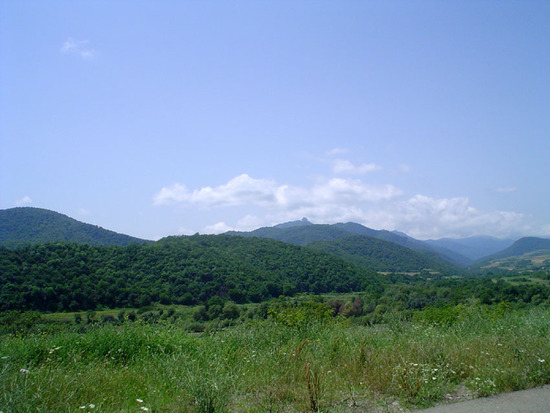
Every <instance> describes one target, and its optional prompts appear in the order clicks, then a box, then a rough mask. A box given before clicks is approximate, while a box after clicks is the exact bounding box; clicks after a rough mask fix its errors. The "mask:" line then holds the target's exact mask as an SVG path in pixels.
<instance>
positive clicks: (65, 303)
mask: <svg viewBox="0 0 550 413" xmlns="http://www.w3.org/2000/svg"><path fill="white" fill-rule="evenodd" d="M380 283H381V277H380V276H379V275H377V274H376V273H374V272H369V271H367V270H364V269H360V268H358V267H356V266H353V265H352V264H349V263H347V262H345V261H343V260H341V259H338V258H335V257H332V256H330V255H329V254H326V253H322V252H317V251H313V250H308V249H306V248H302V247H299V246H294V245H290V244H285V243H281V242H278V241H274V240H270V239H260V238H253V239H247V238H241V237H231V236H213V235H210V236H205V235H202V236H201V235H196V236H192V237H169V238H166V239H163V240H161V241H158V242H156V243H154V244H151V245H137V244H135V245H130V246H127V247H93V246H90V245H85V244H67V243H54V244H39V245H33V246H26V247H21V248H18V249H16V250H8V249H6V248H0V310H12V309H17V310H38V311H81V310H95V309H100V308H117V307H118V308H121V307H132V308H139V307H143V306H147V305H150V304H151V303H155V302H158V303H161V304H184V305H193V304H199V303H206V302H207V301H208V300H209V299H210V298H212V297H215V296H218V297H222V298H224V299H228V300H231V301H234V302H236V303H245V302H261V301H263V300H266V299H269V298H271V297H278V296H280V295H287V296H288V295H293V294H296V293H305V292H307V293H314V294H319V293H328V292H352V291H363V290H365V288H366V287H367V286H369V285H375V284H380Z"/></svg>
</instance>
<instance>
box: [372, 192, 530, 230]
mask: <svg viewBox="0 0 550 413" xmlns="http://www.w3.org/2000/svg"><path fill="white" fill-rule="evenodd" d="M365 221H366V222H367V223H373V222H378V223H379V225H382V226H383V227H384V228H386V229H389V230H399V231H403V232H405V233H407V234H409V235H411V236H412V237H415V238H420V239H425V238H441V237H467V236H473V235H483V234H490V235H493V236H497V237H498V236H500V237H507V236H512V235H515V234H519V233H522V232H529V230H530V227H529V225H528V224H527V223H526V222H525V217H524V215H523V214H520V213H517V212H508V211H490V212H484V211H479V210H478V209H476V208H474V207H473V206H471V205H470V203H469V200H468V198H464V197H457V198H441V199H437V198H431V197H427V196H424V195H415V196H414V197H412V198H410V199H408V200H406V201H402V202H398V203H395V204H394V205H391V206H390V207H389V208H387V209H385V210H374V211H369V213H368V214H367V215H366V216H365ZM367 226H368V225H367Z"/></svg>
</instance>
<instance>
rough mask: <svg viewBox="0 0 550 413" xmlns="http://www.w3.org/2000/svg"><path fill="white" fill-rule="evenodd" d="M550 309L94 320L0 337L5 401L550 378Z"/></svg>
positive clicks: (349, 395)
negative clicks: (408, 317)
mask: <svg viewBox="0 0 550 413" xmlns="http://www.w3.org/2000/svg"><path fill="white" fill-rule="evenodd" d="M549 315H550V311H549V310H545V309H541V308H539V309H536V308H535V309H530V310H525V311H519V310H517V311H502V312H500V313H498V312H494V311H493V312H487V311H484V310H482V309H480V308H461V309H460V312H459V313H458V315H457V316H456V317H452V321H450V322H438V320H440V321H441V319H445V317H443V318H441V317H440V318H439V319H438V317H435V320H434V318H433V317H432V316H433V314H432V316H429V317H416V318H413V321H412V322H411V321H404V320H401V319H398V318H396V319H394V320H390V322H389V323H388V324H386V325H383V326H373V327H368V326H352V325H349V324H346V323H341V322H334V321H331V320H328V321H327V320H324V321H323V320H320V321H318V322H312V323H306V324H302V325H300V326H288V325H284V324H281V323H277V322H274V321H273V320H266V321H254V322H250V323H248V324H243V325H240V326H236V327H232V328H229V329H226V330H224V331H218V332H210V333H203V334H201V335H191V334H189V333H187V332H185V331H184V330H182V329H178V328H176V327H173V326H170V325H138V324H131V323H128V324H124V325H122V326H114V325H104V326H94V327H92V328H90V329H89V330H87V331H86V332H80V333H79V332H78V331H76V330H75V331H72V330H66V331H60V332H55V333H52V334H45V335H30V336H27V337H8V336H4V337H3V338H2V341H1V343H0V357H1V358H0V410H1V411H2V412H4V413H7V412H23V411H33V410H34V411H36V410H38V411H67V412H77V411H78V412H81V411H107V412H111V411H117V412H119V411H121V412H136V411H147V410H148V411H171V412H221V411H243V412H264V411H308V410H309V411H315V410H319V411H344V410H346V409H349V408H350V406H352V407H354V406H355V407H357V406H358V407H362V408H368V407H373V406H376V405H380V404H382V405H386V404H389V405H390V406H391V403H392V402H395V401H398V402H399V403H400V405H405V406H409V407H425V406H430V405H433V404H435V403H438V402H440V401H442V400H443V399H444V396H445V395H446V394H449V393H452V392H453V391H455V389H457V388H461V389H463V390H464V389H465V390H466V392H468V393H470V394H471V395H472V396H473V397H475V396H484V395H488V394H494V393H500V392H505V391H511V390H518V389H524V388H528V387H533V386H538V385H542V384H545V383H549V382H550V367H549V363H550V342H549V340H548V337H549V336H550V317H549Z"/></svg>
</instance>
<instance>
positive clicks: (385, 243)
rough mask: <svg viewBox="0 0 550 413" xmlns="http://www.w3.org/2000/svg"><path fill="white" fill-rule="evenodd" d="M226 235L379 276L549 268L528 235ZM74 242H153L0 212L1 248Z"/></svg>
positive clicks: (303, 227) (307, 226)
mask: <svg viewBox="0 0 550 413" xmlns="http://www.w3.org/2000/svg"><path fill="white" fill-rule="evenodd" d="M226 235H231V236H241V237H247V238H251V237H260V238H270V239H274V240H277V241H282V242H285V243H290V244H295V245H299V246H307V247H308V248H312V249H316V250H320V251H323V252H327V253H330V254H332V255H334V256H338V257H340V258H343V259H344V260H346V261H348V262H350V263H353V264H355V265H359V266H361V267H363V268H367V269H370V270H375V271H378V272H394V271H396V272H420V271H430V272H440V273H448V272H457V271H458V272H460V271H462V270H460V269H459V267H462V268H465V267H470V268H473V269H474V270H476V269H487V268H490V269H495V268H496V269H510V270H513V269H537V268H544V267H550V240H548V239H543V238H534V237H527V238H522V239H520V240H517V241H515V242H514V240H511V239H506V240H501V239H497V238H492V237H486V236H485V237H469V238H462V239H450V238H442V239H438V240H427V241H420V240H417V239H414V238H412V237H410V236H408V235H407V234H404V233H402V232H398V231H386V230H374V229H371V228H368V227H365V226H363V225H361V224H357V223H353V222H348V223H338V224H332V225H326V224H313V223H311V222H310V221H309V220H308V219H307V218H303V219H301V220H298V221H291V222H285V223H282V224H278V225H275V226H273V227H263V228H258V229H256V230H254V231H250V232H238V231H230V232H227V233H226ZM49 242H74V243H81V244H89V245H92V246H109V245H117V246H126V245H130V244H148V243H152V241H148V240H144V239H140V238H135V237H131V236H129V235H124V234H119V233H116V232H114V231H109V230H107V229H104V228H101V227H98V226H95V225H90V224H85V223H83V222H80V221H77V220H75V219H73V218H70V217H68V216H66V215H63V214H60V213H58V212H54V211H50V210H47V209H41V208H30V207H24V208H11V209H5V210H0V246H3V247H7V248H17V247H19V246H23V245H29V244H39V243H49Z"/></svg>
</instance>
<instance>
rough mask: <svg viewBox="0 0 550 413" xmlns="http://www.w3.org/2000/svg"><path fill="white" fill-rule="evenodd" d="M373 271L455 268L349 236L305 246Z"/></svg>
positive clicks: (376, 241) (390, 245)
mask: <svg viewBox="0 0 550 413" xmlns="http://www.w3.org/2000/svg"><path fill="white" fill-rule="evenodd" d="M308 247H309V248H315V249H318V250H321V251H325V252H328V253H330V254H332V255H335V256H338V257H341V258H343V259H345V260H347V261H349V262H351V263H354V264H357V265H359V266H361V267H364V268H368V269H370V270H374V271H381V272H385V271H390V272H411V271H412V272H421V271H423V270H426V271H436V272H443V273H445V272H456V270H457V269H456V267H454V266H453V265H451V264H449V262H447V261H445V260H443V259H441V258H439V259H438V257H428V256H426V255H425V254H421V253H419V252H416V251H412V250H410V249H409V248H405V247H402V246H401V245H398V244H395V243H392V242H388V241H383V240H380V239H377V238H373V237H367V236H363V235H351V236H348V237H345V238H340V239H337V240H334V241H316V242H312V243H311V244H309V245H308Z"/></svg>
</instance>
